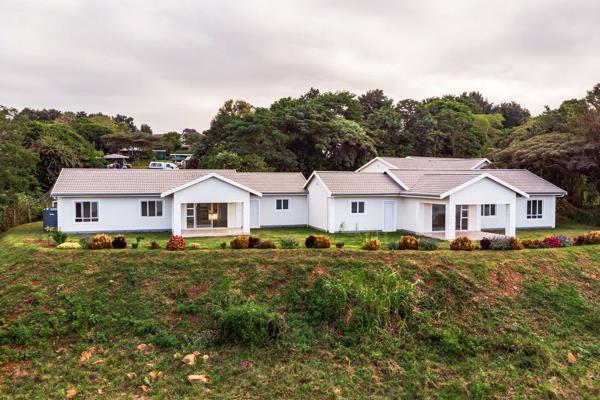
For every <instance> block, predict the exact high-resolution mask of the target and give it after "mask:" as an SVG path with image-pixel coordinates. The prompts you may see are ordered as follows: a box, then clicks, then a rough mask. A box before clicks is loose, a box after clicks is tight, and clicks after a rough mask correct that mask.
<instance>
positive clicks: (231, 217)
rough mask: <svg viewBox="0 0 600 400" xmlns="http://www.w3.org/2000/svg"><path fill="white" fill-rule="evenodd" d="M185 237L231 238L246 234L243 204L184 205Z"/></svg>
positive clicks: (183, 230) (183, 227) (183, 234)
mask: <svg viewBox="0 0 600 400" xmlns="http://www.w3.org/2000/svg"><path fill="white" fill-rule="evenodd" d="M181 208H182V216H181V218H182V224H181V226H182V229H181V235H182V236H184V237H201V236H229V235H241V234H243V233H244V229H243V227H242V225H243V218H242V214H243V203H183V204H182V205H181Z"/></svg>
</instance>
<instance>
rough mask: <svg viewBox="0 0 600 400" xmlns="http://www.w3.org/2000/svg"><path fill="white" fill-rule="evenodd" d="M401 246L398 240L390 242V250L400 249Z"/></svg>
mask: <svg viewBox="0 0 600 400" xmlns="http://www.w3.org/2000/svg"><path fill="white" fill-rule="evenodd" d="M399 249H400V246H399V245H398V241H396V240H392V241H391V242H390V243H388V250H399Z"/></svg>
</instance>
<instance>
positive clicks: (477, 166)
mask: <svg viewBox="0 0 600 400" xmlns="http://www.w3.org/2000/svg"><path fill="white" fill-rule="evenodd" d="M483 163H488V164H491V163H492V162H491V161H490V160H488V159H487V158H484V159H483V160H481V161H479V162H478V163H477V164H476V165H474V166H473V167H471V169H473V170H476V169H479V168H480V167H481V165H482V164H483Z"/></svg>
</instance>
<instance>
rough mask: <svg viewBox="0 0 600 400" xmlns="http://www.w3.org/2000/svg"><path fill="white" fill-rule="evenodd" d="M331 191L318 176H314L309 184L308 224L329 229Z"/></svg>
mask: <svg viewBox="0 0 600 400" xmlns="http://www.w3.org/2000/svg"><path fill="white" fill-rule="evenodd" d="M328 200H329V193H328V191H327V189H326V188H325V187H324V186H323V183H322V182H321V181H320V179H319V178H318V177H314V178H313V179H312V180H311V181H310V183H309V184H308V225H309V226H311V227H313V228H317V229H321V230H323V231H326V230H327V227H328V215H329V213H328V206H329V203H328Z"/></svg>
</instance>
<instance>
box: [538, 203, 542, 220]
mask: <svg viewBox="0 0 600 400" xmlns="http://www.w3.org/2000/svg"><path fill="white" fill-rule="evenodd" d="M538 214H539V217H540V218H542V201H541V200H538Z"/></svg>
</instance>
